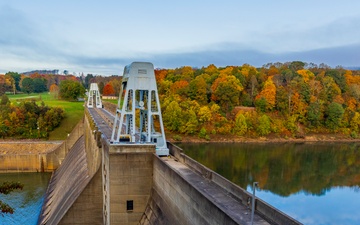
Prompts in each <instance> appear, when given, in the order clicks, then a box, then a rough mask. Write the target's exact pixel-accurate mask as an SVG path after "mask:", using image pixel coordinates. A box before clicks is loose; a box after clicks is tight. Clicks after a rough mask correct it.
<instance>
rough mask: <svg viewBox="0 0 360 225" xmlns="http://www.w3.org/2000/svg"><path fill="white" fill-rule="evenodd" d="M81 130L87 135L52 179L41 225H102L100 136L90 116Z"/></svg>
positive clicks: (78, 142) (40, 220) (85, 119)
mask: <svg viewBox="0 0 360 225" xmlns="http://www.w3.org/2000/svg"><path fill="white" fill-rule="evenodd" d="M79 128H82V129H83V132H82V133H84V135H82V136H80V138H79V139H78V140H77V142H76V144H75V145H72V148H71V149H70V151H69V152H68V153H67V155H66V157H65V160H64V161H63V163H62V164H61V165H60V167H59V168H58V169H57V170H56V171H55V172H54V174H53V176H52V177H51V180H50V183H49V187H48V190H47V192H46V195H45V199H44V205H43V208H42V210H41V214H40V217H39V222H38V224H41V225H45V224H82V225H87V224H103V210H102V205H103V200H102V197H103V191H102V180H101V169H99V168H100V163H101V149H99V147H98V144H99V142H98V139H97V138H96V137H97V135H99V134H101V133H99V132H98V131H97V127H96V126H95V124H94V123H93V122H92V118H91V117H89V115H87V116H85V118H84V120H83V125H81V126H79ZM79 134H80V132H79ZM74 137H76V136H75V135H74Z"/></svg>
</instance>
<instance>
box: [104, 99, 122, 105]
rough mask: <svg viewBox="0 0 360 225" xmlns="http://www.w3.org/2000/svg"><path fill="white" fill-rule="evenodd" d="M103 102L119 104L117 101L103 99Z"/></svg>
mask: <svg viewBox="0 0 360 225" xmlns="http://www.w3.org/2000/svg"><path fill="white" fill-rule="evenodd" d="M101 101H103V102H110V103H113V104H116V105H117V104H118V101H119V100H117V99H102V100H101Z"/></svg>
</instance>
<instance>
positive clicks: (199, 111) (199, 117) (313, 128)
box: [155, 61, 360, 139]
mask: <svg viewBox="0 0 360 225" xmlns="http://www.w3.org/2000/svg"><path fill="white" fill-rule="evenodd" d="M155 73H156V79H157V84H158V89H159V95H160V98H161V103H162V113H163V120H164V125H165V127H166V129H167V130H168V131H171V132H174V133H178V134H180V135H178V136H176V137H178V138H179V139H181V134H187V135H197V136H199V137H201V138H205V139H210V138H211V135H212V134H225V135H228V134H233V135H237V136H244V137H259V136H266V135H269V134H273V135H275V136H278V137H297V138H303V137H304V136H305V135H306V134H308V133H342V134H345V135H348V136H349V137H353V138H357V137H358V133H359V125H360V114H359V109H360V108H359V104H358V103H359V98H360V71H351V70H346V69H343V68H341V67H337V68H335V69H334V68H330V67H329V66H327V65H325V64H320V65H319V66H318V65H316V64H313V63H311V64H306V63H303V62H299V61H294V62H289V63H274V64H273V63H269V64H267V65H264V66H263V67H261V68H255V67H253V66H251V65H248V64H244V65H242V66H227V67H221V68H217V67H216V66H214V65H209V66H207V67H203V68H200V69H194V68H191V67H187V66H184V67H181V68H177V69H157V70H156V71H155Z"/></svg>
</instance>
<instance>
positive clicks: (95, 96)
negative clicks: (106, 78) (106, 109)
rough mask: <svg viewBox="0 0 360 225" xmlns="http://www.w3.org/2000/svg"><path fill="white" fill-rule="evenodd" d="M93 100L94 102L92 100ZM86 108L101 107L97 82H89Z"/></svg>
mask: <svg viewBox="0 0 360 225" xmlns="http://www.w3.org/2000/svg"><path fill="white" fill-rule="evenodd" d="M94 100H95V102H94ZM87 107H88V108H94V107H96V108H102V102H101V98H100V92H99V87H98V85H97V83H91V84H90V90H89V94H88V101H87Z"/></svg>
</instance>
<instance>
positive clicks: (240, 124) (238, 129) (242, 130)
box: [234, 112, 248, 135]
mask: <svg viewBox="0 0 360 225" xmlns="http://www.w3.org/2000/svg"><path fill="white" fill-rule="evenodd" d="M247 130H248V126H247V123H246V118H245V116H244V114H243V113H242V112H239V113H238V114H236V117H235V126H234V133H235V134H237V135H244V134H246V132H247Z"/></svg>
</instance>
